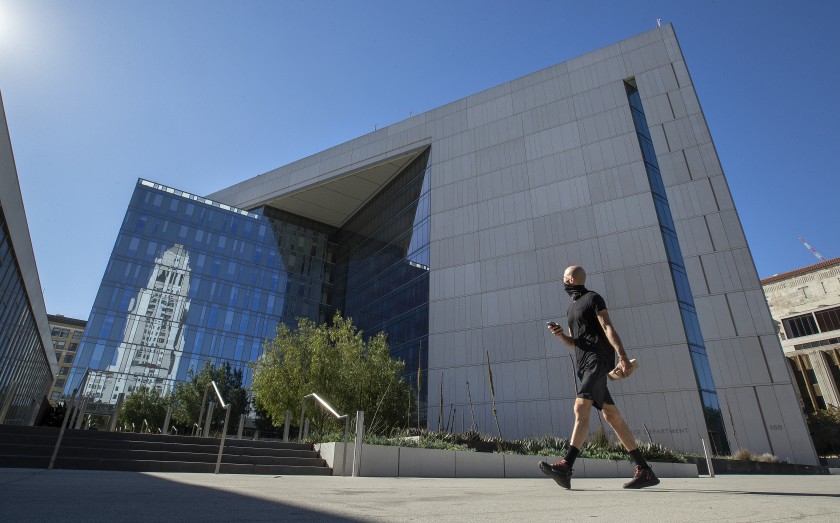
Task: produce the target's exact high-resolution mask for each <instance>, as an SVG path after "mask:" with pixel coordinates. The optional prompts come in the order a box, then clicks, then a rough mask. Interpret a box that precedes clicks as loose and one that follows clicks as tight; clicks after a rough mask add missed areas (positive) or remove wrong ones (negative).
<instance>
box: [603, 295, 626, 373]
mask: <svg viewBox="0 0 840 523" xmlns="http://www.w3.org/2000/svg"><path fill="white" fill-rule="evenodd" d="M598 321H599V322H600V323H601V328H602V329H603V330H604V335H605V336H606V337H607V341H609V342H610V345H612V346H613V349H615V352H616V354H618V365H616V367H615V370H616V371H618V372H620V373H621V374H622V375H623V376H624V377H625V378H626V377H627V376H629V375H631V374H633V365H632V364H631V363H630V358H628V357H627V353H626V352H625V351H624V344H623V343H621V338H620V337H619V336H618V333H617V332H616V331H615V327H614V326H613V324H612V320H611V319H610V313H609V311H608V310H607V309H601V310H600V311H598Z"/></svg>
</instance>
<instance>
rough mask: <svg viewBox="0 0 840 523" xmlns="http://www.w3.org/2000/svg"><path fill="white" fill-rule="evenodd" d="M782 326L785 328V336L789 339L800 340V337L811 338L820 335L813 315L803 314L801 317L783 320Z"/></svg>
mask: <svg viewBox="0 0 840 523" xmlns="http://www.w3.org/2000/svg"><path fill="white" fill-rule="evenodd" d="M782 325H784V327H785V334H786V335H787V337H788V338H798V337H800V336H810V335H811V334H817V333H819V332H820V331H819V329H818V328H817V322H816V321H814V315H813V314H803V315H801V316H794V317H793V318H787V319H784V320H782Z"/></svg>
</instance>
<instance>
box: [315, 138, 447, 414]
mask: <svg viewBox="0 0 840 523" xmlns="http://www.w3.org/2000/svg"><path fill="white" fill-rule="evenodd" d="M429 171H430V169H429V150H428V149H427V150H426V151H425V152H424V153H423V154H421V155H420V156H419V157H418V158H417V159H415V160H414V161H413V162H412V163H411V164H410V165H409V166H408V167H406V168H405V169H404V170H403V171H402V172H401V173H400V174H399V175H397V176H396V177H395V179H394V180H392V181H391V182H390V183H389V184H388V185H386V186H385V187H384V188H383V189H382V190H381V191H380V192H379V193H377V195H376V196H375V197H374V198H373V199H372V200H371V201H370V202H368V203H367V204H366V205H365V206H364V208H362V210H360V211H359V212H358V213H356V215H355V216H353V217H352V218H351V219H350V220H348V222H347V223H346V224H344V225H343V226H342V227H341V229H340V230H339V231H338V232H337V233H336V234H335V236H334V241H335V245H336V270H335V287H334V289H333V293H332V299H331V300H330V301H331V303H333V304H334V306H335V308H337V309H338V310H341V311H343V313H344V315H345V316H348V317H351V318H353V322H354V324H355V325H356V326H358V327H359V328H360V329H361V330H362V331H364V332H366V333H369V334H374V333H377V332H385V333H386V335H387V338H388V345H389V347H390V349H391V355H392V356H394V357H395V358H398V359H400V360H403V361H404V362H405V364H406V366H405V372H406V377H407V378H408V381H409V383H411V384H412V386H414V387H415V389H416V390H417V391H419V394H418V397H419V398H420V399H419V401H418V404H419V405H415V407H414V408H417V407H418V406H419V419H420V421H419V423H420V424H422V423H424V420H425V416H426V409H425V408H424V407H425V398H426V397H427V396H426V393H427V391H426V385H425V383H426V380H425V373H423V372H422V370H421V369H422V368H424V366H425V365H427V363H428V337H429V336H428V335H429V224H430V220H431V206H430V203H429V198H430V192H429V188H430V180H429ZM413 410H414V409H413Z"/></svg>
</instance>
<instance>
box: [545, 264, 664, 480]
mask: <svg viewBox="0 0 840 523" xmlns="http://www.w3.org/2000/svg"><path fill="white" fill-rule="evenodd" d="M563 283H565V284H566V292H567V293H568V294H569V296H571V298H572V304H571V305H570V306H569V312H568V320H569V331H570V333H569V335H566V334H565V333H564V332H563V328H562V327H560V326H559V325H557V324H556V323H554V322H550V323H549V324H548V328H549V330H550V331H551V333H552V334H553V335H555V336H557V337H559V338H560V339H561V340H562V341H563V343H565V344H566V345H568V346H569V348H573V349H575V356H576V358H577V374H578V377H579V378H580V388H579V389H578V394H577V399H576V400H575V427H574V430H573V431H572V440H571V442H570V444H569V451H568V452H567V453H566V457H565V458H564V459H562V460H560V461H558V462H556V463H554V464H553V465H550V464H548V463H546V462H540V470H542V471H543V473H544V474H545V475H546V476H548V477H550V478H552V479H553V480H554V481H556V482H557V484H558V485H560V486H561V487H563V488H565V489H569V488H571V486H572V471H573V469H572V467H573V466H574V464H575V459H577V457H578V454H579V453H580V449H581V447H582V446H583V443H584V441H585V440H586V435H587V433H588V432H589V414H590V413H591V412H592V407H595V408H596V409H598V410H600V411H602V412H603V413H604V419H605V420H607V423H609V424H610V426H611V427H612V428H613V430H614V431H615V433H616V435H618V439H619V440H621V443H622V445H624V447H625V448H626V449H627V451H628V452H629V453H630V456H631V457H632V458H633V461H634V462H635V464H636V473H635V475H634V476H633V479H632V480H630V481H629V482H627V483H625V484H624V488H632V489H639V488H644V487H651V486H653V485H658V484H659V479H658V478H657V477H656V475H655V474H654V473H653V470H651V468H650V466H649V465H648V464H647V461H645V458H644V456H642V453H641V451H639V446H638V445H636V440H635V439H634V438H633V433H632V432H630V428H629V427H628V426H627V422H625V421H624V417H622V415H621V412H620V411H619V410H618V408H617V407H616V406H615V402H614V401H613V399H612V396H610V391H609V390H608V389H607V374H609V373H610V371H613V370H614V371H615V373H616V374H618V375H619V376H620V377H627V376H629V375H630V374H632V373H633V365H632V364H631V363H630V359H629V358H628V357H627V353H626V352H625V351H624V345H622V343H621V338H619V337H618V333H617V332H616V331H615V328H614V327H613V324H612V322H611V321H610V314H609V312H608V311H607V305H606V303H605V302H604V298H602V297H601V296H600V295H599V294H598V293H596V292H593V291H590V290H588V289H587V288H586V287H584V283H586V271H584V270H583V267H578V266H575V265H573V266H571V267H568V268H567V269H566V272H565V273H564V274H563ZM615 354H618V365H617V366H616V365H615V364H614V363H615Z"/></svg>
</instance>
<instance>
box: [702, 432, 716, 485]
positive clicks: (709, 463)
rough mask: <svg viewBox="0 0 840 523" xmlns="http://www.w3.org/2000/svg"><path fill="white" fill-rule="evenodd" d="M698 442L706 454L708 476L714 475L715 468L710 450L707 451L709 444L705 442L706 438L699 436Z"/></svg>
mask: <svg viewBox="0 0 840 523" xmlns="http://www.w3.org/2000/svg"><path fill="white" fill-rule="evenodd" d="M700 443H701V444H702V445H703V453H704V454H705V455H706V466H707V467H709V477H710V478H713V477H715V468H714V467H713V466H712V458H711V456H710V454H711V452H710V451H709V444H708V443H706V440H704V439H703V438H700Z"/></svg>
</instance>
